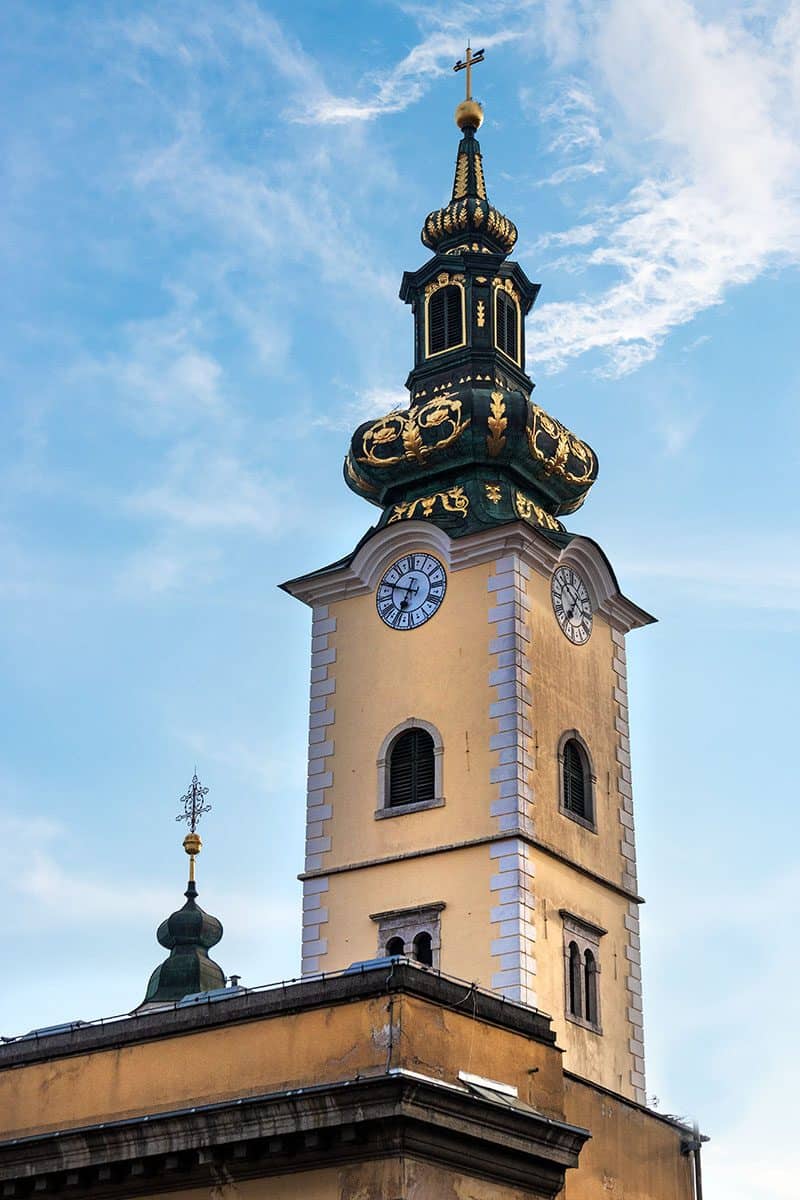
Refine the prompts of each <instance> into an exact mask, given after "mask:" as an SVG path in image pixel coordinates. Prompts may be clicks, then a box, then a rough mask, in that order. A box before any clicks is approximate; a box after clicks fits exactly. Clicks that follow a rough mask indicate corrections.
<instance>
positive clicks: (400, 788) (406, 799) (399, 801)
mask: <svg viewBox="0 0 800 1200" xmlns="http://www.w3.org/2000/svg"><path fill="white" fill-rule="evenodd" d="M435 783H436V772H435V767H434V745H433V738H432V737H431V735H430V734H429V733H428V731H427V729H420V728H418V727H417V726H415V727H414V728H412V729H407V730H406V731H405V733H401V734H400V736H399V737H398V738H397V740H396V741H395V742H394V744H393V746H392V748H391V750H390V752H389V805H390V807H391V808H397V807H399V806H401V805H405V804H424V803H425V802H426V801H431V800H433V799H434V796H435Z"/></svg>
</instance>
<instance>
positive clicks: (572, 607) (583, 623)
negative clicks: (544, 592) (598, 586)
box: [550, 566, 592, 646]
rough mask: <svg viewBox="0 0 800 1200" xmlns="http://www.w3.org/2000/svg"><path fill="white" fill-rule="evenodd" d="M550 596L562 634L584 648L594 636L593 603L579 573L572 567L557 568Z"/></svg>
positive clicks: (551, 584)
mask: <svg viewBox="0 0 800 1200" xmlns="http://www.w3.org/2000/svg"><path fill="white" fill-rule="evenodd" d="M550 595H551V597H552V600H553V612H554V613H555V614H556V620H557V621H558V623H559V625H560V626H561V630H562V632H563V633H564V634H565V636H566V637H568V638H569V640H570V641H571V642H573V643H574V644H575V645H576V646H583V645H584V644H585V643H586V642H588V640H589V638H590V637H591V635H592V602H591V600H590V599H589V591H588V588H587V587H586V584H585V583H584V582H583V580H582V579H581V577H580V575H579V574H578V572H577V571H573V569H572V567H566V566H563V567H556V569H555V571H554V572H553V578H552V581H551V583H550Z"/></svg>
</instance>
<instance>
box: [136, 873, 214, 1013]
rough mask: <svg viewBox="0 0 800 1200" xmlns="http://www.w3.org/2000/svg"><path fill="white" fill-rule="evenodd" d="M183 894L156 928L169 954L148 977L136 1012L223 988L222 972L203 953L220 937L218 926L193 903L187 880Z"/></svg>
mask: <svg viewBox="0 0 800 1200" xmlns="http://www.w3.org/2000/svg"><path fill="white" fill-rule="evenodd" d="M184 895H185V896H186V903H185V904H184V906H183V908H179V909H178V910H177V912H174V913H172V915H171V916H169V917H167V919H166V921H162V922H161V924H160V925H159V927H158V933H157V934H156V937H157V938H158V940H159V942H160V943H161V945H162V946H164V947H165V948H166V949H167V950H169V952H170V954H169V958H167V959H165V961H164V962H163V963H161V965H160V966H158V967H156V969H155V971H153V974H152V975H151V976H150V982H149V983H148V985H147V993H146V995H145V998H144V1000H143V1001H142V1003H141V1004H140V1005H139V1008H140V1009H141V1008H144V1007H145V1006H149V1005H151V1004H170V1003H173V1002H174V1001H176V1000H182V999H183V997H184V996H189V995H192V994H193V993H194V992H210V991H213V990H214V989H215V988H223V987H225V972H224V971H223V970H222V967H220V966H219V965H218V964H217V963H215V962H214V961H213V959H211V958H209V957H208V953H207V952H208V950H210V949H211V947H212V946H216V944H217V942H219V941H220V939H221V938H222V923H221V922H220V921H218V920H217V918H216V917H212V916H211V915H210V914H209V913H207V912H204V911H203V909H202V908H201V907H200V905H199V904H197V903H196V901H195V897H196V896H197V887H196V886H195V883H194V880H191V879H190V880H189V886H188V887H187V889H186V891H185V893H184Z"/></svg>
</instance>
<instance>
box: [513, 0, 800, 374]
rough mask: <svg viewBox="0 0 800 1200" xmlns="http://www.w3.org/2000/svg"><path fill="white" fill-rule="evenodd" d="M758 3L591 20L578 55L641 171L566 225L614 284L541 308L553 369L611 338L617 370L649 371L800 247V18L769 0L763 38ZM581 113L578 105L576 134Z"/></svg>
mask: <svg viewBox="0 0 800 1200" xmlns="http://www.w3.org/2000/svg"><path fill="white" fill-rule="evenodd" d="M746 16H747V10H746V7H745V6H741V7H738V6H737V7H734V6H730V7H729V8H728V9H727V10H726V11H725V12H724V13H723V14H721V15H720V14H719V13H718V14H717V16H716V18H715V19H707V20H706V19H704V18H703V17H702V16H701V15H700V14H699V12H698V11H697V9H695V8H694V7H692V6H691V5H690V4H689V3H687V2H686V0H677V2H670V3H666V2H665V0H643V2H642V3H640V4H637V5H634V6H631V5H628V4H623V3H621V2H618V0H614V2H613V3H611V4H610V5H609V6H608V8H604V10H603V13H602V15H601V14H599V13H595V14H594V18H593V19H590V20H588V21H587V20H584V21H583V22H582V27H581V28H582V36H581V40H580V45H579V46H576V47H575V48H574V53H575V54H576V55H577V54H579V55H580V57H581V58H582V59H583V60H586V61H590V62H591V63H593V64H594V75H595V89H594V92H593V95H594V99H595V101H596V102H597V103H599V104H602V111H601V113H600V116H601V117H602V121H603V123H604V125H605V127H606V128H607V130H608V135H607V140H610V141H611V142H612V143H613V151H614V153H615V155H616V158H617V161H618V163H620V165H622V166H624V167H626V168H627V171H628V172H629V173H630V174H633V175H634V176H635V174H636V172H640V173H641V174H640V178H639V179H638V181H636V182H635V183H634V184H633V186H632V187H631V189H630V191H629V193H628V195H627V196H626V197H624V198H623V199H622V200H619V201H617V202H615V203H612V204H611V205H609V206H608V207H607V208H606V209H605V211H603V212H602V213H600V214H599V217H597V218H592V220H591V221H590V222H588V223H585V222H584V223H582V224H581V225H580V226H578V227H577V228H576V229H575V230H567V231H564V232H562V233H561V234H560V235H559V236H558V238H557V239H556V238H553V239H551V241H553V242H556V241H558V242H560V243H561V244H562V245H572V246H573V247H581V249H580V251H579V252H577V253H575V254H574V255H573V260H574V261H573V268H574V269H576V270H581V271H584V272H586V273H587V274H590V273H591V271H592V269H593V268H599V269H600V270H601V272H602V279H603V284H602V286H601V287H598V288H597V289H595V290H594V291H593V292H592V293H589V292H587V294H586V295H585V297H584V298H582V299H578V300H576V301H564V302H558V303H553V304H544V305H543V306H542V307H541V308H540V309H539V310H538V314H537V316H536V317H535V319H534V323H535V327H536V328H535V339H532V341H534V344H535V347H536V361H537V364H539V365H541V366H544V367H545V369H548V370H551V371H552V370H558V369H560V368H562V367H563V366H564V365H565V364H566V363H567V362H568V361H569V360H570V359H572V358H576V357H578V356H580V355H583V354H587V353H590V352H596V351H600V352H602V353H603V354H604V356H605V364H606V365H605V367H604V368H603V370H604V371H605V373H607V374H611V375H620V374H624V373H626V372H629V371H633V370H635V369H636V368H637V367H639V366H640V365H641V364H642V363H644V362H646V361H648V360H649V359H651V358H652V357H653V356H654V355H655V354H656V353H657V351H658V348H659V346H660V345H661V344H662V343H663V341H664V339H665V338H666V337H667V336H668V334H669V333H670V331H671V330H673V329H674V328H676V327H677V326H679V325H682V324H684V323H686V322H688V321H690V320H691V319H692V317H694V316H695V315H696V314H697V313H699V312H701V311H703V309H705V308H708V307H709V306H712V305H715V304H719V303H720V302H721V301H722V300H723V298H724V297H725V295H726V293H727V291H728V290H729V289H730V288H731V287H733V286H735V285H737V284H742V283H747V282H749V281H750V280H752V279H754V278H755V277H756V276H757V275H759V274H760V273H761V272H762V271H764V270H765V269H767V268H769V267H770V266H772V265H773V264H777V263H780V262H787V261H798V260H800V199H798V196H799V195H800V150H799V149H798V145H797V139H796V127H797V121H798V117H800V106H798V96H797V85H796V73H797V51H796V47H795V46H794V45H793V43H792V40H791V36H790V35H788V34H787V28H790V27H791V22H790V21H789V18H788V16H784V17H783V18H782V19H781V20H777V21H776V20H775V16H774V9H770V8H769V6H767V11H766V12H765V14H764V20H763V22H761V29H762V30H763V31H764V33H763V36H762V37H760V38H756V37H755V36H754V35H752V34H751V33H750V32H749V31H748V29H747V26H746ZM787 22H788V24H787ZM601 94H602V97H603V99H602V101H600V100H598V97H599V96H600V95H601ZM551 115H552V113H551ZM573 126H574V117H573V114H572V113H571V112H569V111H568V112H567V113H566V116H565V130H564V135H563V137H564V144H565V146H566V147H570V146H571V145H572V142H573V140H574V132H573ZM591 136H592V135H590V140H591ZM609 272H611V283H610V284H609V283H608V273H609Z"/></svg>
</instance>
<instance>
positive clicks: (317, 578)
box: [280, 520, 656, 633]
mask: <svg viewBox="0 0 800 1200" xmlns="http://www.w3.org/2000/svg"><path fill="white" fill-rule="evenodd" d="M411 549H416V550H429V551H431V553H434V554H439V555H440V556H441V557H442V558H443V559H444V560H445V562H446V564H447V566H448V568H449V569H450V570H451V571H462V570H465V569H466V568H468V567H472V566H475V565H476V564H479V563H486V562H493V561H494V560H496V559H498V558H504V557H505V556H506V555H507V554H511V553H516V554H519V555H520V557H521V558H522V560H523V561H524V562H525V563H527V564H528V566H530V567H532V568H533V570H535V571H537V572H538V573H539V574H540V575H542V576H544V577H545V578H549V577H550V575H551V574H552V572H553V571H554V569H555V568H556V566H558V565H559V563H567V564H569V565H571V566H574V567H576V568H577V569H579V570H580V571H581V574H582V575H583V576H584V578H585V579H586V582H587V586H588V588H589V592H590V597H591V600H592V607H593V609H594V611H595V612H599V613H600V614H601V615H602V616H603V617H605V618H606V620H607V621H608V623H609V624H610V625H611V626H613V628H614V629H617V630H619V631H620V633H628V632H630V630H631V629H639V628H641V627H642V626H644V625H651V624H652V623H653V622H654V621H655V620H656V618H655V617H653V616H652V615H651V614H650V613H648V612H646V611H645V610H644V609H643V608H640V607H639V605H638V604H635V603H634V601H633V600H630V599H628V597H627V596H625V595H623V593H622V592H621V591H620V588H619V584H618V582H617V577H616V575H615V574H614V570H613V568H612V566H611V564H610V563H609V561H608V559H607V558H606V556H605V554H604V553H603V551H602V550H601V548H600V546H599V545H598V544H597V542H595V541H593V539H592V538H587V537H583V536H581V535H575V534H561V535H555V534H554V535H552V536H547V535H545V534H543V533H539V532H538V531H537V530H536V529H533V528H532V527H531V526H529V525H526V524H524V523H523V522H521V521H519V522H515V523H513V524H511V523H510V524H508V525H501V526H499V527H498V528H496V529H487V530H481V531H479V532H478V533H474V534H467V536H466V537H462V538H458V539H454V538H451V537H449V535H448V534H447V533H446V532H445V531H444V530H443V529H440V528H439V527H438V526H437V525H434V524H432V523H430V522H426V521H417V520H409V521H398V522H397V523H396V524H393V525H388V526H385V527H384V528H382V529H373V530H370V532H369V533H368V534H367V535H366V537H365V538H364V539H363V540H362V541H361V542H360V543H359V545H358V546H357V547H356V549H355V550H354V551H353V552H352V553H351V554H350V555H348V556H347V557H346V558H344V559H341V560H340V561H339V562H336V563H332V564H331V565H330V566H328V567H322V568H321V569H320V570H318V571H314V572H312V573H311V574H309V575H301V576H299V577H298V578H297V579H290V580H287V582H286V583H282V584H281V585H280V586H281V587H282V589H283V590H284V591H285V592H288V593H289V595H290V596H294V597H295V598H296V599H298V600H301V601H302V602H303V603H304V604H308V605H309V606H311V607H314V606H315V605H319V604H334V603H336V602H337V601H339V600H346V599H348V598H349V597H351V596H360V595H364V594H365V593H367V592H371V591H373V590H374V588H375V586H376V584H377V582H378V580H379V579H380V576H381V573H382V572H383V570H384V569H385V568H386V566H387V565H388V564H389V562H390V561H391V560H392V559H393V558H396V557H397V556H398V555H402V554H403V553H405V552H407V551H408V550H411Z"/></svg>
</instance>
